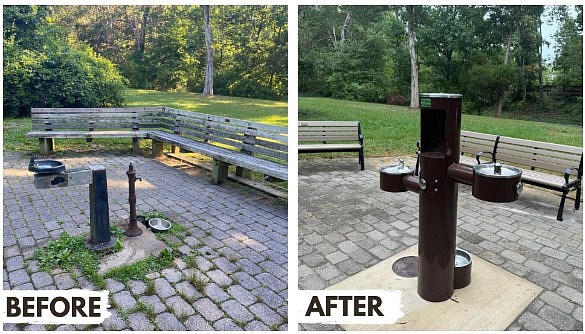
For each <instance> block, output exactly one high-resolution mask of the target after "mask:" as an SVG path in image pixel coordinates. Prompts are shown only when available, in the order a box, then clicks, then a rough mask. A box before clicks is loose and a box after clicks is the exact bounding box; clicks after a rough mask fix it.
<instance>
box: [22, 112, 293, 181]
mask: <svg viewBox="0 0 585 334" xmlns="http://www.w3.org/2000/svg"><path fill="white" fill-rule="evenodd" d="M31 118H32V128H33V131H31V132H29V133H27V136H29V137H36V138H39V142H40V150H41V154H42V155H48V154H50V153H52V152H53V150H54V148H55V144H54V141H55V138H86V139H88V141H90V140H92V139H93V138H132V147H133V152H134V153H135V154H139V152H140V145H139V140H140V139H141V138H148V139H151V140H152V147H153V149H152V152H153V156H155V157H158V156H161V155H162V151H163V144H164V143H168V144H171V145H172V150H173V151H174V152H175V153H179V148H181V149H183V150H187V151H190V152H195V153H199V154H202V155H205V156H209V157H211V158H213V160H214V164H213V168H212V180H211V182H212V183H213V184H218V183H222V182H224V181H225V180H226V178H227V173H228V166H229V165H236V166H237V167H236V174H237V175H238V176H242V177H246V178H249V177H250V175H251V171H252V170H254V171H258V172H261V173H264V174H265V175H268V176H271V177H275V178H278V179H282V180H288V166H287V160H288V130H287V128H285V127H279V126H273V125H268V124H262V123H256V122H249V121H245V120H239V119H235V118H228V117H222V116H215V115H207V114H201V113H196V112H190V111H184V110H178V109H173V108H166V107H147V108H33V109H32V117H31Z"/></svg>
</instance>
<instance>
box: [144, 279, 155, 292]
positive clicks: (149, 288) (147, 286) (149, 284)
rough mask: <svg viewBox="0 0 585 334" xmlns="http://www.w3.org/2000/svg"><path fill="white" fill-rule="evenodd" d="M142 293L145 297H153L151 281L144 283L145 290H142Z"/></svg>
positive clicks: (153, 290)
mask: <svg viewBox="0 0 585 334" xmlns="http://www.w3.org/2000/svg"><path fill="white" fill-rule="evenodd" d="M144 293H145V294H147V295H154V293H155V289H154V281H153V280H148V281H146V290H144Z"/></svg>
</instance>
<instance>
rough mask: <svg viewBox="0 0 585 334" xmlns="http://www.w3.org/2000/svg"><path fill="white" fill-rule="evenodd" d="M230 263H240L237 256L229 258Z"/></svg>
mask: <svg viewBox="0 0 585 334" xmlns="http://www.w3.org/2000/svg"><path fill="white" fill-rule="evenodd" d="M228 261H230V263H236V262H238V258H236V257H235V256H230V257H229V258H228Z"/></svg>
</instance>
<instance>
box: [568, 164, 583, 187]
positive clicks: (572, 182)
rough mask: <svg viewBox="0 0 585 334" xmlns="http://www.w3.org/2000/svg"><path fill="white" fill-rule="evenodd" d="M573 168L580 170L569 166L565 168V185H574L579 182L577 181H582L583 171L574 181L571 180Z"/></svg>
mask: <svg viewBox="0 0 585 334" xmlns="http://www.w3.org/2000/svg"><path fill="white" fill-rule="evenodd" d="M573 169H576V170H578V171H580V169H579V168H567V169H566V170H565V176H564V177H565V186H572V185H573V184H577V183H581V173H580V172H579V173H578V175H577V178H576V179H575V180H573V181H570V182H569V177H571V174H572V173H573Z"/></svg>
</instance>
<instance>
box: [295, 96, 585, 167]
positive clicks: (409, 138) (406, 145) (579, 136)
mask: <svg viewBox="0 0 585 334" xmlns="http://www.w3.org/2000/svg"><path fill="white" fill-rule="evenodd" d="M299 120H307V121H308V120H314V121H318V120H335V121H356V120H358V121H360V122H361V125H362V132H363V133H364V146H365V154H366V156H369V157H376V156H392V155H399V154H409V155H414V154H415V151H416V141H417V140H418V139H419V136H420V128H419V126H420V125H419V124H420V116H419V112H418V110H411V109H409V108H407V107H399V106H391V105H385V104H375V103H364V102H352V101H344V100H335V99H329V98H318V97H300V98H299ZM461 127H462V129H463V130H468V131H476V132H484V133H491V134H498V135H502V136H509V137H516V138H524V139H532V140H538V141H545V142H551V143H557V144H564V145H571V146H579V147H582V146H583V128H582V127H578V126H569V125H560V124H552V123H542V122H534V121H525V120H513V119H502V118H494V117H488V116H475V115H465V114H464V115H463V116H462V120H461ZM311 156H315V155H314V154H310V155H309V154H303V155H300V157H301V158H310V157H311ZM322 156H355V153H354V154H351V153H349V154H348V153H327V154H322Z"/></svg>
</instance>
